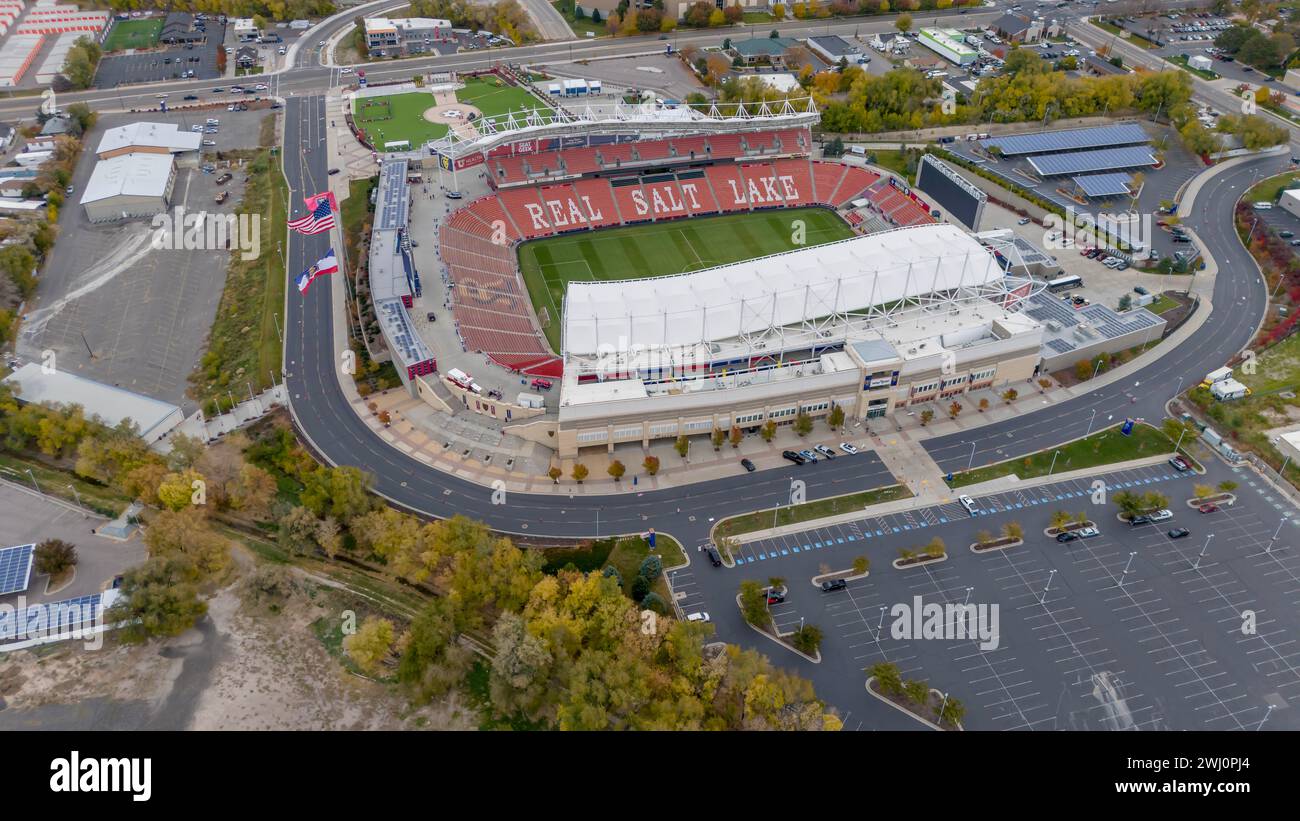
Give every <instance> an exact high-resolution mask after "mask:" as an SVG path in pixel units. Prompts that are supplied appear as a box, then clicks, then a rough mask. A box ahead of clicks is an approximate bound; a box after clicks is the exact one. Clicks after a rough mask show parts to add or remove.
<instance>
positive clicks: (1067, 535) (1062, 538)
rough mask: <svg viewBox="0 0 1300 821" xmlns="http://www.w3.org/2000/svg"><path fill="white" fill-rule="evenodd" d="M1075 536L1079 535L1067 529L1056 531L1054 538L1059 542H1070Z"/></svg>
mask: <svg viewBox="0 0 1300 821" xmlns="http://www.w3.org/2000/svg"><path fill="white" fill-rule="evenodd" d="M1077 538H1079V537H1078V536H1077V535H1076V534H1074V533H1071V532H1070V531H1068V530H1067V531H1065V532H1064V533H1057V534H1056V540H1057V541H1058V542H1061V543H1065V542H1072V541H1074V540H1075V539H1077Z"/></svg>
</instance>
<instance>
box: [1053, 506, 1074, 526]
mask: <svg viewBox="0 0 1300 821" xmlns="http://www.w3.org/2000/svg"><path fill="white" fill-rule="evenodd" d="M1072 521H1074V517H1073V516H1071V515H1070V514H1069V513H1068V512H1067V511H1064V510H1057V511H1054V512H1053V513H1052V529H1053V530H1064V529H1065V526H1066V525H1068V524H1070V523H1071V522H1072Z"/></svg>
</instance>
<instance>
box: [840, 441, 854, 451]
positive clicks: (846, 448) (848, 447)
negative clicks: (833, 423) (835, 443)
mask: <svg viewBox="0 0 1300 821" xmlns="http://www.w3.org/2000/svg"><path fill="white" fill-rule="evenodd" d="M840 450H842V451H844V452H845V453H857V452H858V449H857V448H856V447H854V446H853V445H851V444H849V443H848V442H841V443H840Z"/></svg>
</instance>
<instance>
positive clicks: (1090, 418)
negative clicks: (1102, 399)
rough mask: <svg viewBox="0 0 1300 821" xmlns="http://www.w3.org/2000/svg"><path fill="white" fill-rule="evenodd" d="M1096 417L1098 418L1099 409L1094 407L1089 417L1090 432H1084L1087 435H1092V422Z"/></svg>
mask: <svg viewBox="0 0 1300 821" xmlns="http://www.w3.org/2000/svg"><path fill="white" fill-rule="evenodd" d="M1096 418H1097V409H1096V408H1093V409H1092V415H1091V416H1089V417H1088V432H1087V433H1085V434H1084V436H1085V437H1087V436H1091V435H1092V423H1093V421H1094V420H1095V419H1096Z"/></svg>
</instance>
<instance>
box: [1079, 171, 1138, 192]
mask: <svg viewBox="0 0 1300 821" xmlns="http://www.w3.org/2000/svg"><path fill="white" fill-rule="evenodd" d="M1073 180H1074V184H1075V185H1077V186H1079V188H1081V189H1083V193H1084V194H1085V195H1087V196H1089V197H1117V196H1121V195H1126V194H1131V193H1133V192H1132V190H1131V189H1130V188H1129V184H1130V183H1132V182H1133V177H1132V176H1131V175H1129V174H1125V173H1124V172H1122V171H1121V172H1118V173H1113V174H1088V175H1086V176H1082V177H1074V178H1073Z"/></svg>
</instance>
